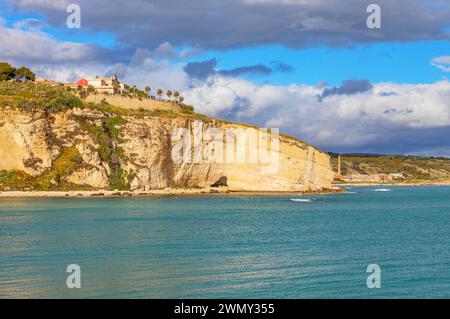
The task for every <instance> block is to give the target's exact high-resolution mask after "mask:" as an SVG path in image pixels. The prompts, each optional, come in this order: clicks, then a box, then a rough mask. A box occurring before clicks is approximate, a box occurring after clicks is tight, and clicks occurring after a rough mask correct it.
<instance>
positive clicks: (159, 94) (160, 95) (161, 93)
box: [156, 89, 164, 98]
mask: <svg viewBox="0 0 450 319" xmlns="http://www.w3.org/2000/svg"><path fill="white" fill-rule="evenodd" d="M163 93H164V91H163V90H162V89H158V91H157V92H156V94H158V96H159V98H161V97H162V95H163Z"/></svg>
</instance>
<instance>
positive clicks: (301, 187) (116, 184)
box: [0, 106, 332, 191]
mask: <svg viewBox="0 0 450 319" xmlns="http://www.w3.org/2000/svg"><path fill="white" fill-rule="evenodd" d="M141 113H142V114H141ZM180 129H181V130H182V131H183V129H184V132H185V133H187V135H189V136H190V137H192V139H190V138H189V136H188V137H187V140H183V141H188V142H189V145H193V144H194V143H195V134H197V135H198V134H200V135H201V136H209V135H211V131H213V132H216V136H219V137H221V136H223V137H224V139H223V142H224V144H223V145H222V144H215V142H214V141H215V140H214V141H213V140H212V139H211V138H206V139H205V138H201V139H200V142H198V143H197V146H200V148H199V149H200V151H198V150H196V149H195V147H193V148H192V150H183V149H182V148H180V149H179V151H180V152H181V153H180V154H182V156H187V157H189V160H184V161H176V160H174V154H175V155H177V154H176V153H177V152H175V150H174V148H175V147H178V146H179V145H178V144H179V143H180V139H178V140H175V134H174V132H176V131H177V130H180ZM228 131H232V132H236V131H237V132H239V133H237V134H235V136H233V137H231V138H226V136H225V135H226V133H224V132H228ZM258 132H259V133H261V132H260V131H258V129H257V128H253V127H248V126H244V125H238V124H232V123H226V122H223V121H219V120H214V119H210V118H207V117H200V118H196V117H194V116H184V115H181V113H180V115H179V116H178V115H177V114H175V115H174V114H172V113H170V114H158V113H157V112H150V113H148V112H139V111H134V112H122V113H121V114H117V113H115V112H114V111H113V110H111V109H101V108H99V109H96V108H77V107H75V108H72V109H65V110H58V111H56V112H49V111H48V110H45V109H44V110H43V109H32V110H29V109H24V108H17V107H9V106H3V107H0V171H1V174H0V190H41V189H53V190H59V189H65V190H66V189H131V190H153V189H164V188H168V187H171V188H181V187H186V188H187V187H209V186H211V185H213V184H215V183H217V182H218V181H221V183H222V184H226V185H227V186H228V187H229V189H230V190H246V191H314V190H320V189H328V188H331V181H332V171H331V167H330V158H329V156H328V155H327V154H325V153H323V152H321V151H319V150H317V149H316V148H314V147H312V146H310V145H307V144H305V143H303V142H301V141H298V140H296V139H293V138H290V137H287V136H283V135H281V136H280V138H279V146H278V147H276V148H275V147H272V146H271V147H272V149H271V151H273V152H274V155H275V156H276V157H274V160H275V163H268V162H260V161H258V160H256V161H252V160H249V159H251V158H252V157H254V155H255V154H259V153H260V152H261V151H262V148H263V144H264V143H262V142H259V143H250V142H249V141H247V142H246V140H245V139H244V140H239V137H241V136H242V134H248V133H250V134H251V133H255V134H256V135H257V134H258ZM260 135H261V136H262V134H260ZM267 136H268V137H267V139H266V140H264V139H263V140H262V141H267V145H274V146H275V144H274V142H271V141H270V139H271V138H272V137H273V136H274V133H271V134H268V135H267ZM230 143H233V145H232V146H231V147H229V146H230ZM239 143H241V144H242V143H244V144H245V145H244V146H246V147H244V150H245V154H244V155H245V156H244V157H245V158H244V159H243V160H241V161H239V160H236V159H234V160H233V159H231V160H229V161H228V160H223V161H222V160H221V159H223V158H226V157H227V154H229V155H231V153H230V150H231V149H233V150H234V149H236V148H238V146H239ZM218 145H219V146H218ZM219 147H220V148H221V150H218V148H219ZM208 148H209V151H210V152H209V153H208V154H215V155H220V156H221V157H220V160H217V158H219V157H217V158H216V160H215V161H211V160H210V159H208V158H206V157H207V156H208V155H207V154H206V153H207V152H206V151H205V150H207V149H208ZM219 151H220V152H219ZM183 152H184V153H183ZM196 152H197V153H196ZM198 152H200V153H198ZM183 154H184V155H183ZM241 155H242V154H241ZM196 156H197V160H195V158H196ZM238 156H239V155H238ZM183 158H184V159H186V157H183ZM269 166H272V167H271V168H270V169H269Z"/></svg>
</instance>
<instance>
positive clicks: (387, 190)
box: [374, 188, 392, 192]
mask: <svg viewBox="0 0 450 319" xmlns="http://www.w3.org/2000/svg"><path fill="white" fill-rule="evenodd" d="M390 191H392V189H389V188H378V189H375V190H374V192H390Z"/></svg>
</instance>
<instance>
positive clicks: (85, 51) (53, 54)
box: [0, 24, 96, 63]
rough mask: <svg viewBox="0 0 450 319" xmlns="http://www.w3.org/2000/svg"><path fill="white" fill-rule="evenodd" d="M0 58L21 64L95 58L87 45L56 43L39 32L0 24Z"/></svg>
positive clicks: (93, 49)
mask: <svg viewBox="0 0 450 319" xmlns="http://www.w3.org/2000/svg"><path fill="white" fill-rule="evenodd" d="M0 56H1V57H2V58H3V59H9V60H12V61H16V60H17V61H23V62H40V63H45V62H53V63H61V62H79V61H87V62H89V60H91V59H94V58H96V50H95V48H93V47H92V46H90V45H88V44H82V43H75V42H68V41H57V40H56V39H54V38H53V37H52V36H50V35H49V34H48V33H45V32H41V31H39V30H22V29H15V28H8V27H6V26H4V25H3V24H0Z"/></svg>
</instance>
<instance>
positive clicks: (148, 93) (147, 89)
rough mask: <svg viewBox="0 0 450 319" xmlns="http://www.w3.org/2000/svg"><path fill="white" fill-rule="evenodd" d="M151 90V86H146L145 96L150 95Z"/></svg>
mask: <svg viewBox="0 0 450 319" xmlns="http://www.w3.org/2000/svg"><path fill="white" fill-rule="evenodd" d="M151 91H152V88H151V87H149V86H146V87H145V94H147V96H149V95H150V92H151Z"/></svg>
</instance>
